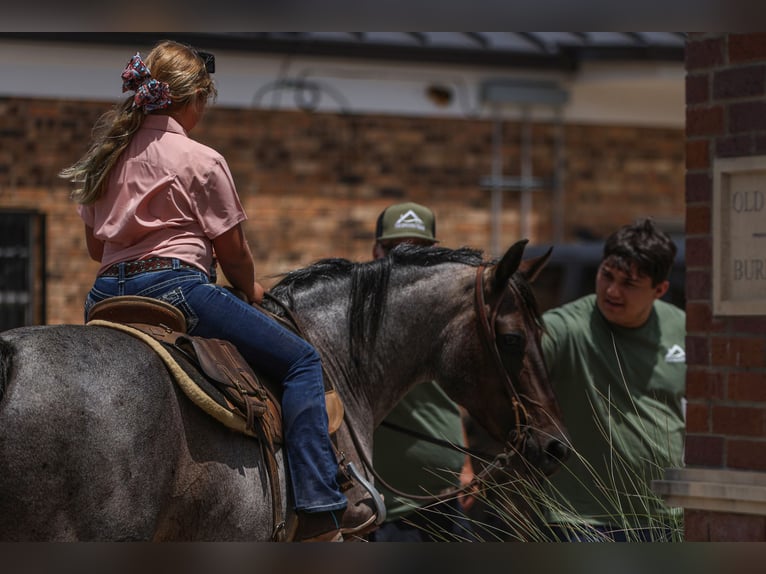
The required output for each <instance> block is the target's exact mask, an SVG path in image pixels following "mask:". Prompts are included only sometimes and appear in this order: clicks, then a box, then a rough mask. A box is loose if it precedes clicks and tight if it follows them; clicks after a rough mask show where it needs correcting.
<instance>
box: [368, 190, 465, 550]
mask: <svg viewBox="0 0 766 574" xmlns="http://www.w3.org/2000/svg"><path fill="white" fill-rule="evenodd" d="M435 229H436V223H435V220H434V215H433V213H432V212H431V210H430V209H428V208H427V207H425V206H423V205H419V204H417V203H411V202H408V203H399V204H395V205H391V206H389V207H387V208H386V209H385V210H384V211H383V212H382V213H381V214H380V216H379V217H378V221H377V225H376V231H375V245H374V247H373V252H372V254H373V257H374V258H375V259H380V258H382V257H386V256H387V254H388V252H389V251H390V250H391V249H393V248H394V247H395V246H396V245H399V244H400V243H411V244H418V245H433V244H434V243H436V242H437V241H436V237H435ZM373 441H374V442H373V461H374V464H375V468H376V470H377V471H378V474H380V476H381V477H382V478H383V480H385V481H386V482H387V483H388V484H390V485H391V486H392V487H393V488H395V489H396V490H399V491H402V492H406V493H408V494H414V495H418V496H432V495H435V494H439V493H440V492H442V491H444V490H445V489H454V488H457V487H458V486H459V485H460V474H461V469H462V468H463V465H464V463H466V460H467V457H466V455H465V453H464V452H463V451H461V450H460V449H461V448H463V447H464V445H465V440H464V433H463V427H462V422H461V417H460V410H459V408H458V406H457V405H456V404H455V403H454V402H453V401H452V400H451V399H450V398H449V397H448V396H447V395H446V394H445V392H444V391H443V390H442V389H441V387H440V386H439V385H437V384H436V383H435V382H423V383H420V384H418V385H416V386H415V387H414V388H413V389H412V390H411V391H410V392H409V393H408V394H407V395H406V396H405V397H404V398H403V399H402V400H401V401H400V402H399V404H398V405H397V406H396V407H395V408H394V410H393V411H391V413H389V415H388V416H387V417H386V419H385V420H384V421H383V423H382V424H381V426H380V427H378V429H377V430H376V431H375V435H374V437H373ZM469 478H470V477H469ZM375 486H376V487H377V488H378V489H379V490H380V492H381V493H382V494H383V496H384V497H385V503H386V522H384V523H383V524H382V525H381V526H380V528H378V529H377V530H376V531H374V532H372V533H371V534H370V536H369V539H370V540H371V541H375V542H429V541H457V540H465V539H470V524H469V523H468V522H467V521H466V519H465V518H464V516H463V514H462V511H461V508H460V506H459V504H458V501H457V499H456V498H453V499H450V500H447V501H444V502H439V503H437V504H434V503H428V504H426V503H425V502H424V501H420V500H415V499H408V498H404V497H401V496H399V495H397V494H395V493H393V492H392V491H390V490H388V489H387V488H385V486H383V485H380V484H376V485H375Z"/></svg>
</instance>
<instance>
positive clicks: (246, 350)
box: [85, 268, 346, 512]
mask: <svg viewBox="0 0 766 574" xmlns="http://www.w3.org/2000/svg"><path fill="white" fill-rule="evenodd" d="M116 295H141V296H144V297H153V298H155V299H160V300H161V301H165V302H167V303H170V304H171V305H173V306H175V307H177V308H178V309H180V310H181V312H182V313H183V314H184V316H185V317H186V321H187V327H188V332H189V334H191V335H197V336H201V337H215V338H218V339H226V340H228V341H231V342H232V343H234V345H235V346H236V347H237V349H239V352H240V353H241V354H242V356H243V357H244V358H245V360H247V361H248V362H249V363H250V364H252V365H257V366H258V367H259V369H260V370H262V371H263V372H264V373H265V374H266V375H267V376H269V377H272V378H274V379H276V380H279V381H282V384H283V389H284V390H283V395H282V422H283V426H284V438H285V454H286V456H287V464H288V470H289V473H288V474H289V477H290V481H291V484H292V491H293V496H294V499H295V508H296V510H301V511H304V512H324V511H329V510H341V509H343V508H345V507H346V497H345V495H343V494H342V493H341V492H340V490H339V489H338V484H337V481H336V475H337V471H338V462H337V460H336V458H335V453H334V451H333V448H332V444H331V442H330V436H329V434H328V432H327V410H326V408H325V400H324V383H323V380H322V363H321V359H320V357H319V354H318V353H317V352H316V350H315V349H314V347H313V346H311V345H310V344H309V343H307V342H306V341H305V340H304V339H302V338H301V337H298V336H297V335H295V334H293V333H292V332H291V331H289V330H288V329H286V328H284V327H282V325H280V324H279V323H278V322H276V321H274V320H273V319H272V318H271V317H269V316H267V315H266V314H264V313H262V312H261V311H259V310H258V309H256V308H255V307H253V306H251V305H248V304H247V303H245V302H244V301H242V300H241V299H238V298H237V297H235V296H234V295H232V294H231V293H229V291H227V290H226V289H224V288H223V287H219V286H218V285H215V284H213V283H210V280H209V279H208V276H207V275H206V274H205V273H203V272H202V271H193V270H190V269H181V268H178V269H169V270H166V271H150V272H146V273H139V274H136V275H131V276H130V277H124V276H123V275H121V276H120V277H98V278H96V282H95V283H94V285H93V288H92V289H91V290H90V293H88V297H87V299H86V302H85V315H86V317H87V314H88V311H89V310H90V308H91V307H92V306H93V305H94V304H95V303H98V302H99V301H102V300H104V299H106V298H108V297H114V296H116Z"/></svg>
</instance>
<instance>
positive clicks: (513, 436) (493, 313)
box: [474, 264, 529, 452]
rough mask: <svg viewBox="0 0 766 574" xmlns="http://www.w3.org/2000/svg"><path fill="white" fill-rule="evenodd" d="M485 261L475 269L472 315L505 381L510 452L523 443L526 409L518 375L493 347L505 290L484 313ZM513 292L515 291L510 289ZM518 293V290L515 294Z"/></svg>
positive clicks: (527, 418)
mask: <svg viewBox="0 0 766 574" xmlns="http://www.w3.org/2000/svg"><path fill="white" fill-rule="evenodd" d="M485 269H486V264H483V265H480V266H479V267H478V268H477V269H476V289H475V293H476V297H475V299H474V303H475V308H476V317H477V319H478V320H479V332H480V333H481V336H482V337H481V339H482V342H483V343H484V348H485V349H486V351H487V352H488V353H489V354H490V356H491V357H492V359H493V361H494V362H495V367H496V368H497V372H498V373H500V376H501V377H502V378H503V380H504V383H505V390H506V392H507V393H508V397H509V398H510V400H511V404H512V405H513V417H514V423H515V425H514V427H515V428H514V429H513V430H511V432H510V434H509V437H508V441H507V442H506V444H507V446H509V447H510V448H511V449H513V452H519V449H520V448H521V447H522V446H523V442H524V440H525V437H526V431H525V429H527V428H528V426H527V421H528V420H529V412H528V411H527V409H526V408H525V407H524V403H523V402H522V400H521V397H520V396H519V393H518V391H517V390H516V389H517V387H519V386H520V385H521V381H519V380H518V374H517V373H515V372H510V373H509V372H508V369H506V368H505V364H504V363H503V358H502V357H501V356H500V351H499V349H498V348H497V332H496V331H495V322H496V320H497V313H498V311H499V309H500V305H501V304H502V302H503V299H505V294H506V291H505V290H503V293H502V294H501V295H500V297H499V298H498V300H497V303H496V304H495V306H494V307H493V308H492V309H491V310H490V314H489V315H487V305H486V304H485V302H484V270H485ZM512 285H513V284H512V283H509V288H512ZM514 292H515V291H514ZM516 294H517V295H518V293H516Z"/></svg>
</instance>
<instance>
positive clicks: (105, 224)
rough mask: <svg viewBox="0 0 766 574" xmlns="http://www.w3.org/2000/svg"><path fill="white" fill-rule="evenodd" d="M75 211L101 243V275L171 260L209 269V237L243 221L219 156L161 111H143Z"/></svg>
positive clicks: (239, 206) (227, 168) (232, 186)
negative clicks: (138, 262)
mask: <svg viewBox="0 0 766 574" xmlns="http://www.w3.org/2000/svg"><path fill="white" fill-rule="evenodd" d="M78 211H79V213H80V217H82V219H83V221H84V222H85V224H86V225H88V226H90V227H92V228H93V234H94V236H95V237H96V238H97V239H99V240H101V241H103V242H104V255H103V258H102V259H101V269H100V271H99V272H101V271H103V270H105V269H106V268H107V267H109V266H110V265H112V264H114V263H119V262H121V261H133V260H135V259H145V258H147V257H177V258H178V259H180V260H182V261H185V262H186V263H189V264H191V265H194V266H196V267H199V268H200V269H202V270H204V271H205V272H206V273H207V272H209V271H210V267H211V265H212V263H213V244H212V240H213V239H215V238H216V237H218V236H219V235H221V234H222V233H224V232H226V231H229V230H230V229H232V228H233V227H234V226H236V225H237V224H239V223H241V222H242V221H244V220H245V219H247V216H246V214H245V211H244V209H243V208H242V204H241V203H240V201H239V197H238V195H237V191H236V188H235V186H234V180H233V179H232V177H231V172H230V171H229V167H228V165H227V164H226V161H225V160H224V158H223V156H221V155H220V154H219V153H218V152H216V151H215V150H213V149H211V148H209V147H207V146H205V145H202V144H201V143H199V142H197V141H194V140H193V139H191V138H189V137H188V135H187V134H186V132H185V130H184V129H183V128H182V127H181V125H180V124H179V123H178V122H176V121H175V120H174V119H173V118H171V117H170V116H165V115H148V116H146V118H145V119H144V121H143V123H142V124H141V127H140V129H139V130H138V131H137V132H136V133H135V134H134V136H133V139H132V140H131V142H130V144H129V145H128V147H127V148H126V149H125V150H124V151H123V152H122V154H121V155H120V157H119V159H118V160H117V163H116V164H115V166H114V167H113V168H112V171H111V173H110V175H109V181H108V183H107V187H106V190H105V192H104V195H102V196H101V197H100V198H99V199H98V200H97V201H96V202H95V203H93V204H91V205H80V206H79V207H78Z"/></svg>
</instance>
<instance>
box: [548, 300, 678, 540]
mask: <svg viewBox="0 0 766 574" xmlns="http://www.w3.org/2000/svg"><path fill="white" fill-rule="evenodd" d="M543 319H544V321H545V327H546V334H545V335H544V336H543V352H544V354H545V360H546V363H547V365H548V370H549V373H550V376H551V381H552V383H553V385H554V388H555V389H556V396H557V398H558V401H559V404H560V406H561V409H562V412H563V417H564V424H565V425H566V427H567V430H568V433H569V436H570V439H571V442H572V446H573V449H574V452H573V453H572V455H571V456H570V458H569V460H568V461H567V463H566V464H565V465H564V466H563V467H562V468H561V469H559V470H558V471H557V472H556V473H555V474H554V475H553V476H552V477H551V484H552V486H553V490H552V491H553V493H554V496H555V497H557V498H558V499H559V500H565V501H568V504H567V503H566V502H565V503H563V507H564V508H569V505H571V509H572V510H573V512H574V515H573V514H572V512H571V511H570V512H567V511H562V509H560V508H558V507H559V504H553V505H551V506H550V507H549V511H548V516H547V519H548V521H549V522H558V523H576V522H585V523H588V524H598V525H608V524H612V525H616V526H618V527H621V528H629V527H630V526H641V527H647V526H652V525H655V526H656V525H658V523H657V520H660V521H661V522H660V524H661V523H662V520H663V519H662V517H663V516H664V515H666V514H667V513H668V512H669V509H668V508H667V507H666V506H665V505H664V504H663V503H662V501H661V500H660V499H659V497H657V496H656V495H653V494H652V492H651V480H653V479H659V478H662V473H663V469H665V468H668V467H678V466H681V465H682V464H683V440H684V413H683V406H682V398H683V396H684V389H685V377H686V356H685V351H684V343H685V334H686V315H685V313H684V312H683V311H682V310H681V309H679V308H678V307H675V306H673V305H670V304H668V303H665V302H664V301H659V300H658V301H655V303H654V309H653V310H652V313H651V315H650V317H649V319H648V320H647V322H646V323H645V324H644V325H642V326H641V327H638V328H634V329H628V328H624V327H619V326H617V325H611V324H609V323H608V322H607V321H606V319H605V318H604V317H603V315H602V314H601V312H600V311H599V310H598V307H597V306H596V297H595V295H589V296H586V297H583V298H581V299H578V300H577V301H574V302H572V303H570V304H568V305H564V306H563V307H560V308H557V309H552V310H551V311H548V312H547V313H545V314H544V315H543ZM618 357H619V359H618ZM617 517H624V518H617Z"/></svg>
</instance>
